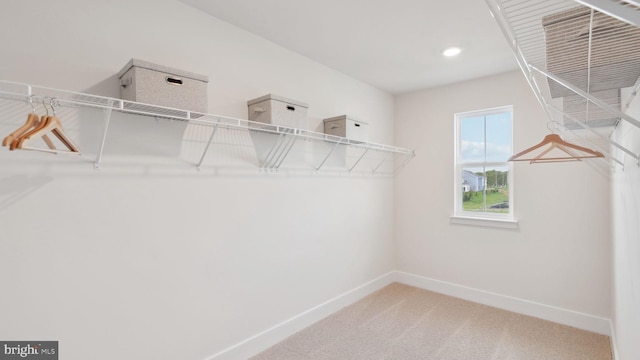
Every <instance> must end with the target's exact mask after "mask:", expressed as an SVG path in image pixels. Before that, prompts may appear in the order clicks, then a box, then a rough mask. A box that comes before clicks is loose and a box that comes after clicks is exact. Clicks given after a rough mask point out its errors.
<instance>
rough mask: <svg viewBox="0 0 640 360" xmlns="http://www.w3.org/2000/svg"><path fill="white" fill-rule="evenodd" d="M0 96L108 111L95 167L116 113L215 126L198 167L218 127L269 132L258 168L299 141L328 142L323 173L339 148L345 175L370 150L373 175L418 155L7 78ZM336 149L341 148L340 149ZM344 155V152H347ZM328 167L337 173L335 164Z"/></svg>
mask: <svg viewBox="0 0 640 360" xmlns="http://www.w3.org/2000/svg"><path fill="white" fill-rule="evenodd" d="M0 98H3V99H9V100H16V101H22V102H26V103H31V104H37V103H46V104H52V105H53V106H55V107H70V108H92V109H102V110H104V122H105V124H104V133H103V134H102V139H101V143H100V145H99V150H98V151H97V155H96V159H95V162H94V164H95V167H96V168H98V167H100V165H101V163H102V155H103V152H104V147H105V142H106V139H107V137H108V131H109V124H110V120H111V113H112V112H119V113H123V114H133V115H141V116H146V117H153V118H157V119H168V120H177V121H182V122H185V123H187V124H190V125H196V126H201V127H206V128H211V130H209V132H208V133H209V134H210V135H209V138H208V140H205V142H206V145H205V146H204V150H203V151H202V154H201V156H200V158H199V160H198V161H197V162H196V164H195V165H196V167H197V168H198V170H200V168H201V166H202V165H203V163H204V162H205V158H206V157H207V154H208V153H209V150H210V147H211V146H212V145H214V141H213V139H214V136H215V134H216V132H217V130H218V129H229V130H238V131H242V132H246V133H249V134H265V135H269V136H268V137H269V138H270V140H268V141H267V143H266V145H265V144H262V145H265V146H257V144H255V145H256V146H255V151H256V157H257V158H258V164H259V167H260V168H261V169H263V170H269V171H278V170H280V169H281V166H282V165H283V164H285V159H286V158H287V156H288V155H289V153H290V152H291V151H292V150H294V151H295V147H294V144H295V143H296V142H297V140H304V141H307V142H314V143H322V144H325V146H324V148H323V149H325V148H326V150H323V151H325V152H326V154H324V155H322V156H319V160H317V161H315V163H312V164H310V166H309V169H311V170H313V171H314V172H316V173H319V172H321V171H323V167H324V166H325V163H331V161H329V160H330V158H331V156H332V155H333V154H334V152H335V150H336V149H337V148H338V147H340V148H343V147H347V148H351V149H355V151H356V152H355V154H356V155H355V159H354V160H353V161H351V163H349V164H345V168H344V169H342V170H343V171H339V172H342V173H352V172H358V173H362V172H363V171H355V170H357V169H356V168H357V167H358V165H359V164H360V163H364V162H366V161H364V160H365V159H368V158H371V154H374V153H375V154H377V157H375V159H373V158H372V161H373V160H375V162H376V163H378V162H379V164H377V165H375V166H370V167H369V168H368V169H367V170H364V172H370V173H371V174H373V175H395V174H396V173H397V172H399V171H400V170H401V169H402V168H403V167H404V166H405V165H406V164H407V163H408V162H409V161H410V160H411V159H412V158H413V157H414V156H415V152H414V151H413V150H411V149H406V148H401V147H397V146H392V145H385V144H379V143H373V142H362V141H357V140H353V139H348V138H344V137H339V136H334V135H329V134H324V133H319V132H314V131H308V130H303V129H297V128H290V127H284V126H278V125H273V124H266V123H260V122H254V121H249V120H245V119H238V118H232V117H227V116H220V115H214V114H205V113H199V112H192V111H188V110H183V109H175V108H169V107H162V106H157V105H151V104H143V103H138V102H133V101H127V100H122V99H117V98H111V97H104V96H97V95H90V94H85V93H79V92H72V91H66V90H60V89H53V88H48V87H41V86H34V85H29V84H24V83H17V82H11V81H4V80H0ZM256 140H257V138H256ZM259 147H260V149H259ZM338 153H340V152H339V151H338ZM342 154H344V151H343V152H342ZM339 155H340V154H338V156H339ZM317 157H318V156H316V158H317ZM385 162H386V163H387V164H386V165H389V166H382V165H383V163H385ZM390 163H393V164H390ZM330 171H332V172H336V170H335V168H334V169H331V170H330Z"/></svg>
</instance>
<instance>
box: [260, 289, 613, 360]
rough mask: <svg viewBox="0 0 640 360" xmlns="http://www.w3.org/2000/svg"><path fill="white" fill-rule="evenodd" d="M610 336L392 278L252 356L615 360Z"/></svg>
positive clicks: (280, 359)
mask: <svg viewBox="0 0 640 360" xmlns="http://www.w3.org/2000/svg"><path fill="white" fill-rule="evenodd" d="M611 358H612V356H611V349H610V344H609V338H608V337H607V336H603V335H598V334H594V333H590V332H587V331H583V330H579V329H575V328H572V327H569V326H565V325H560V324H556V323H552V322H549V321H545V320H541V319H536V318H533V317H529V316H525V315H520V314H516V313H512V312H508V311H504V310H500V309H496V308H492V307H489V306H485V305H481V304H476V303H472V302H469V301H465V300H461V299H457V298H453V297H449V296H446V295H441V294H437V293H434V292H430V291H426V290H422V289H417V288H414V287H410V286H406V285H402V284H397V283H394V284H391V285H389V286H387V287H385V288H384V289H382V290H380V291H377V292H375V293H374V294H371V295H370V296H368V297H366V298H364V299H362V300H361V301H359V302H357V303H355V304H353V305H351V306H348V307H346V308H344V309H342V310H340V311H338V312H337V313H335V314H333V315H331V316H329V317H328V318H326V319H324V320H321V321H319V322H318V323H316V324H314V325H312V326H310V327H308V328H306V329H304V330H302V331H300V332H298V333H296V334H294V335H293V336H291V337H289V338H287V339H285V340H284V341H282V342H280V343H278V344H276V345H275V346H273V347H271V348H269V349H267V350H265V351H264V352H262V353H260V354H258V355H256V356H255V357H253V358H252V359H253V360H294V359H295V360H319V359H331V360H340V359H344V360H347V359H348V360H358V359H367V360H383V359H384V360H418V359H420V360H431V359H433V360H611Z"/></svg>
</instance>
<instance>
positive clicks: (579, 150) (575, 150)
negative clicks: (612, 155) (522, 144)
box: [509, 134, 604, 164]
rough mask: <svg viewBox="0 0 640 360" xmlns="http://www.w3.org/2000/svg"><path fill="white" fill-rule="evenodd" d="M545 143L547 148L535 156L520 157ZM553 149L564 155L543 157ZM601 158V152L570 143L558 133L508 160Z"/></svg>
mask: <svg viewBox="0 0 640 360" xmlns="http://www.w3.org/2000/svg"><path fill="white" fill-rule="evenodd" d="M545 145H549V147H548V148H547V149H545V150H544V151H542V152H541V153H540V154H538V155H537V156H535V157H532V158H531V157H530V158H521V157H522V156H523V155H526V154H528V153H530V152H532V151H534V150H537V149H539V148H541V147H543V146H545ZM553 149H559V150H561V151H562V152H564V153H565V154H567V155H566V156H554V157H547V158H545V157H543V156H545V155H547V154H548V153H549V152H551V151H552V150H553ZM599 157H600V158H601V157H604V155H603V154H602V153H601V152H598V151H594V150H591V149H588V148H585V147H582V146H579V145H576V144H572V143H570V142H567V141H564V140H562V138H561V137H560V136H559V135H558V134H549V135H547V136H545V137H544V139H543V140H542V141H541V142H540V143H539V144H537V145H534V146H532V147H530V148H528V149H526V150H523V151H521V152H519V153H517V154H515V155H513V156H512V157H510V158H509V161H529V163H530V164H533V163H537V162H561V161H581V160H580V159H588V158H599Z"/></svg>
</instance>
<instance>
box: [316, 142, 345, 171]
mask: <svg viewBox="0 0 640 360" xmlns="http://www.w3.org/2000/svg"><path fill="white" fill-rule="evenodd" d="M341 142H342V139H340V140H338V142H337V143H335V144H334V145H333V147H331V151H329V153H328V154H327V156H325V157H324V159H322V162H321V163H320V165H318V167H317V168H316V171H320V169H321V168H322V167H323V166H324V163H325V162H327V160H329V157H330V156H331V154H333V152H334V151H335V150H336V148H338V145H340V143H341Z"/></svg>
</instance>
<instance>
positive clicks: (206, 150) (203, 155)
mask: <svg viewBox="0 0 640 360" xmlns="http://www.w3.org/2000/svg"><path fill="white" fill-rule="evenodd" d="M217 130H218V124H216V125H215V126H214V127H213V130H211V135H210V136H209V141H207V146H205V147H204V151H203V152H202V156H201V157H200V161H198V165H196V169H197V170H198V171H200V167H201V166H202V162H203V161H204V158H205V156H207V152H209V146H211V142H212V141H213V137H214V136H215V135H216V131H217Z"/></svg>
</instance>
